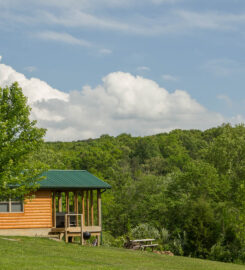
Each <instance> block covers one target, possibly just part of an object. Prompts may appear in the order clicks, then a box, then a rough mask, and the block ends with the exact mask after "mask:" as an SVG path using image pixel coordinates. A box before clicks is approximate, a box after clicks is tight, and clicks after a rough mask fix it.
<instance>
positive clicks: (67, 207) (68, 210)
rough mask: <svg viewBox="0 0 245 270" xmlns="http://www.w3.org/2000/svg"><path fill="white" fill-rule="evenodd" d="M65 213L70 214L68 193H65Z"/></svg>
mask: <svg viewBox="0 0 245 270" xmlns="http://www.w3.org/2000/svg"><path fill="white" fill-rule="evenodd" d="M66 213H67V214H69V213H70V201H69V192H68V191H66ZM67 222H68V227H69V226H70V216H69V217H68V220H67Z"/></svg>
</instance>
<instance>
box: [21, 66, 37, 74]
mask: <svg viewBox="0 0 245 270" xmlns="http://www.w3.org/2000/svg"><path fill="white" fill-rule="evenodd" d="M24 69H25V70H26V71H28V72H30V73H31V72H34V71H37V68H36V67H34V66H28V67H25V68H24Z"/></svg>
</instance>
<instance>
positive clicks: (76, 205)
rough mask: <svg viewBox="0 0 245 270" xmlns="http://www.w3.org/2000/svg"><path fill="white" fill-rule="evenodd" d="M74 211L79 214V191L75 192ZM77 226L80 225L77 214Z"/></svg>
mask: <svg viewBox="0 0 245 270" xmlns="http://www.w3.org/2000/svg"><path fill="white" fill-rule="evenodd" d="M74 212H75V213H76V214H78V193H77V191H75V192H74ZM76 226H78V216H76Z"/></svg>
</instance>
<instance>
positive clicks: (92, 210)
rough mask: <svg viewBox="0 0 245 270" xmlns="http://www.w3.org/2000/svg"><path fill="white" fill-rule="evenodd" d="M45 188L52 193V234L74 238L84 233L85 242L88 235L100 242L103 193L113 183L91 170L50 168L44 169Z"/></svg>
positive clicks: (68, 238) (43, 187) (43, 188)
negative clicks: (93, 173) (97, 175)
mask: <svg viewBox="0 0 245 270" xmlns="http://www.w3.org/2000/svg"><path fill="white" fill-rule="evenodd" d="M43 176H45V177H46V179H44V180H42V181H41V182H40V189H41V190H49V191H51V193H52V203H51V205H50V207H51V209H52V228H51V234H56V235H59V237H60V239H61V238H63V236H64V237H65V241H66V242H68V241H72V240H73V239H74V237H77V236H78V237H80V239H81V244H84V241H85V240H86V238H88V235H89V234H90V235H91V236H95V243H94V244H96V245H99V244H100V238H101V232H102V217H101V216H102V215H101V194H102V193H103V192H104V191H106V189H108V188H111V186H110V185H108V184H107V183H105V182H104V181H102V180H100V179H99V178H97V177H96V176H94V175H92V174H90V173H89V172H87V171H72V170H70V171H69V170H49V171H47V172H45V173H43Z"/></svg>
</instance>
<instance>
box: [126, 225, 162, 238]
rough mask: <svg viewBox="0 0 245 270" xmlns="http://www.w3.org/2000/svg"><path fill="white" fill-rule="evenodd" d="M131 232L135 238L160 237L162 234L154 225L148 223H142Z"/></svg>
mask: <svg viewBox="0 0 245 270" xmlns="http://www.w3.org/2000/svg"><path fill="white" fill-rule="evenodd" d="M131 234H132V236H133V237H134V238H138V239H141V238H154V239H159V238H160V234H159V231H158V230H157V229H156V228H155V227H154V226H151V225H149V224H147V223H141V224H139V225H138V226H136V227H135V228H133V229H132V231H131Z"/></svg>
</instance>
